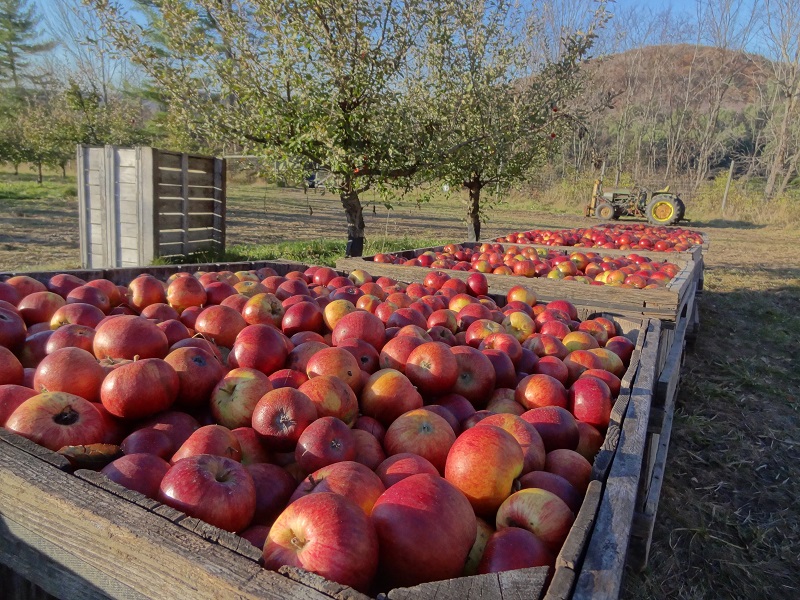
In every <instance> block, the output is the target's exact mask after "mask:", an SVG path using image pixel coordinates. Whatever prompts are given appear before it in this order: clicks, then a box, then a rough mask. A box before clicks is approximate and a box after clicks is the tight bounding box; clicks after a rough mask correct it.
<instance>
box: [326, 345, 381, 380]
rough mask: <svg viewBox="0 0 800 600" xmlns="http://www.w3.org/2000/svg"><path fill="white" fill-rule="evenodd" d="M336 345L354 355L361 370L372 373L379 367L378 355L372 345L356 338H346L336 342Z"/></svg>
mask: <svg viewBox="0 0 800 600" xmlns="http://www.w3.org/2000/svg"><path fill="white" fill-rule="evenodd" d="M337 347H339V348H344V349H345V350H347V351H348V352H349V353H350V354H352V355H353V356H355V358H356V360H357V361H358V364H359V366H360V367H361V370H362V371H366V372H367V373H370V374H372V373H374V372H375V371H377V370H378V368H379V358H380V357H379V355H378V351H377V350H376V349H375V347H374V346H372V345H371V344H369V343H367V342H365V341H364V340H358V339H346V340H342V341H340V342H339V343H338V344H337Z"/></svg>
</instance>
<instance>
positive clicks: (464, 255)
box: [373, 243, 680, 289]
mask: <svg viewBox="0 0 800 600" xmlns="http://www.w3.org/2000/svg"><path fill="white" fill-rule="evenodd" d="M373 261H374V262H377V263H384V264H386V263H391V264H395V265H402V266H406V267H428V268H431V269H450V270H454V271H469V272H477V273H492V274H495V275H517V276H521V277H546V278H547V279H563V280H565V281H578V282H581V283H586V284H589V285H610V286H615V287H624V288H637V289H654V288H660V287H664V286H665V285H666V284H667V283H669V282H670V281H671V280H672V279H673V278H674V277H675V275H677V273H678V271H680V267H678V265H676V264H674V263H670V262H655V261H652V260H651V259H650V258H648V257H645V256H640V255H639V254H635V253H632V254H629V255H628V256H603V255H601V254H598V253H596V252H572V253H571V254H569V255H567V254H566V253H564V252H560V251H555V250H547V249H542V248H540V249H536V248H533V247H532V246H527V247H525V246H523V247H518V246H514V245H511V246H505V247H504V246H503V245H502V244H497V243H495V244H488V243H487V244H481V245H480V246H478V247H477V248H470V247H464V246H462V245H460V244H447V245H446V246H444V247H443V248H442V251H441V252H435V251H433V250H429V251H426V252H423V253H422V254H420V255H419V256H417V257H416V258H408V259H406V258H403V257H402V256H399V255H393V254H376V255H375V256H374V257H373Z"/></svg>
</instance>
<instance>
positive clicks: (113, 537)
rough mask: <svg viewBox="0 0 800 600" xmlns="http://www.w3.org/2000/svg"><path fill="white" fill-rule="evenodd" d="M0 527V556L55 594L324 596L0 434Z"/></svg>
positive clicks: (309, 598)
mask: <svg viewBox="0 0 800 600" xmlns="http://www.w3.org/2000/svg"><path fill="white" fill-rule="evenodd" d="M0 527H1V528H2V529H3V533H2V535H0V543H2V544H3V546H2V549H1V550H0V562H2V563H4V564H11V563H12V561H14V562H13V564H12V565H11V566H12V568H13V569H14V570H15V571H18V572H20V573H22V574H24V575H25V576H26V578H28V579H29V580H31V581H32V582H34V583H35V584H37V585H39V586H40V587H42V588H43V589H45V591H47V592H48V593H52V594H54V595H56V596H57V597H59V598H65V599H66V598H68V599H70V600H73V599H79V598H109V597H113V598H163V597H164V593H165V590H169V594H170V596H172V597H182V598H198V599H202V598H208V599H217V598H220V599H221V598H237V599H238V598H241V599H256V598H262V599H263V598H275V599H278V598H287V597H294V598H302V599H304V600H321V599H324V598H327V597H328V596H326V595H324V594H322V593H320V592H318V591H316V590H313V589H311V588H309V587H307V586H303V585H299V584H296V583H293V582H291V581H289V580H288V579H287V578H285V577H283V576H281V575H278V574H277V573H273V572H269V571H266V570H264V569H262V568H261V567H260V566H259V565H258V564H257V563H256V562H254V561H252V560H249V559H247V558H245V557H243V556H241V555H239V554H237V553H235V552H232V551H231V550H229V549H227V548H224V547H223V546H221V545H219V544H213V543H210V542H208V541H206V540H204V539H203V538H201V537H200V536H198V535H196V534H194V533H191V532H189V531H188V530H186V529H184V528H182V527H179V526H176V525H175V524H173V523H171V522H170V521H169V520H167V519H165V518H162V517H161V516H159V515H158V514H155V512H150V511H148V510H146V509H144V508H143V507H141V506H138V505H136V504H134V503H131V502H127V501H124V500H122V499H121V498H119V497H117V496H115V495H113V494H109V493H108V492H107V491H106V490H103V489H100V488H99V487H96V486H95V485H93V484H91V483H89V482H88V481H85V480H83V479H81V478H79V477H76V476H73V475H71V474H69V473H65V472H63V471H59V470H58V469H55V468H53V467H52V466H51V465H49V464H47V463H45V462H44V461H42V460H39V459H37V458H34V457H32V456H30V455H29V454H26V453H25V452H23V451H21V450H19V449H18V448H16V447H14V446H12V445H10V444H8V443H6V442H5V441H0ZM43 565H44V566H46V567H47V568H44V567H43Z"/></svg>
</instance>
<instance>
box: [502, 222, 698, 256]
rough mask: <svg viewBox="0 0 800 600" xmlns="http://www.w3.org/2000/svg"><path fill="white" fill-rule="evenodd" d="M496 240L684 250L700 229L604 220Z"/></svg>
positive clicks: (627, 248) (688, 247)
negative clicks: (605, 222)
mask: <svg viewBox="0 0 800 600" xmlns="http://www.w3.org/2000/svg"><path fill="white" fill-rule="evenodd" d="M495 241H497V242H501V243H512V244H542V245H545V246H578V247H583V248H617V249H619V250H649V251H654V252H686V251H687V250H689V249H691V248H693V247H695V246H699V245H701V244H702V243H703V235H702V234H701V233H700V232H699V231H694V230H691V229H683V228H682V227H660V226H652V225H644V224H642V223H613V224H612V223H607V224H603V225H595V226H594V227H578V228H575V229H559V230H550V229H533V230H531V231H521V232H516V233H510V234H508V235H505V236H501V237H498V238H497V239H496V240H495Z"/></svg>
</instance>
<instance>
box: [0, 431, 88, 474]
mask: <svg viewBox="0 0 800 600" xmlns="http://www.w3.org/2000/svg"><path fill="white" fill-rule="evenodd" d="M0 443H6V444H8V445H9V446H13V447H14V448H16V449H18V450H20V451H22V452H24V453H25V454H28V455H30V456H35V457H36V458H37V459H39V460H41V461H44V462H46V463H47V464H48V465H50V466H53V467H55V468H56V469H59V470H61V471H72V465H71V464H70V462H69V461H68V460H67V459H66V458H65V457H63V456H62V455H61V454H58V453H57V452H53V451H52V450H48V449H47V448H45V447H43V446H40V445H39V444H37V443H35V442H32V441H30V440H29V439H27V438H24V437H22V436H21V435H17V434H16V433H12V432H11V431H9V430H8V429H4V428H2V427H0Z"/></svg>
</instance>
